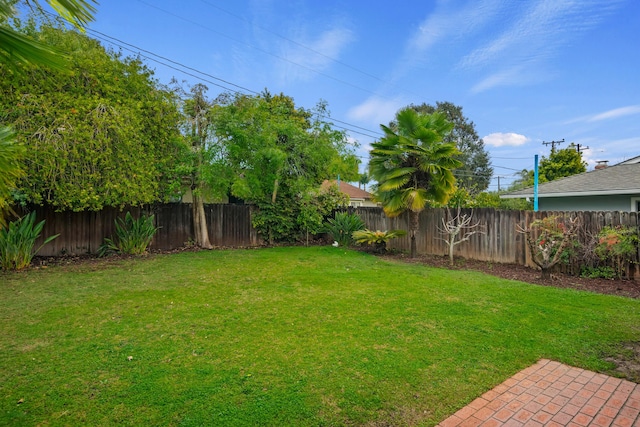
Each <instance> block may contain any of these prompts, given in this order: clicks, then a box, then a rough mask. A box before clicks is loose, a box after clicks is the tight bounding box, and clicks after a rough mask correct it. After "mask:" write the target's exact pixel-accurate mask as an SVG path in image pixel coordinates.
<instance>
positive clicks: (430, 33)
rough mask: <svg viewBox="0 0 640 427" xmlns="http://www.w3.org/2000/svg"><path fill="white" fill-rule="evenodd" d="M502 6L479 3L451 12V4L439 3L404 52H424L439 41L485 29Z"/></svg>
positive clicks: (498, 0) (494, 0)
mask: <svg viewBox="0 0 640 427" xmlns="http://www.w3.org/2000/svg"><path fill="white" fill-rule="evenodd" d="M503 5H504V2H503V1H502V0H481V1H472V2H469V3H468V4H467V6H466V7H463V8H462V9H459V10H455V9H452V8H449V7H447V6H453V7H455V5H453V4H451V2H448V1H440V2H438V6H437V9H436V11H435V12H434V13H433V14H431V15H429V16H428V17H427V18H426V19H425V20H424V21H423V22H422V23H421V24H420V26H419V27H418V29H417V31H416V32H415V33H414V35H413V36H412V37H411V39H410V40H409V42H408V43H407V45H408V50H410V51H416V50H418V51H425V50H427V49H429V48H430V47H431V46H433V45H435V44H437V43H438V42H440V41H441V40H444V39H450V38H460V37H462V36H463V35H464V34H468V33H473V32H474V31H476V30H477V29H479V28H481V27H483V26H484V25H486V23H487V22H488V21H490V20H491V19H492V18H493V17H494V16H495V14H496V13H498V12H499V11H500V10H501V9H502V6H503Z"/></svg>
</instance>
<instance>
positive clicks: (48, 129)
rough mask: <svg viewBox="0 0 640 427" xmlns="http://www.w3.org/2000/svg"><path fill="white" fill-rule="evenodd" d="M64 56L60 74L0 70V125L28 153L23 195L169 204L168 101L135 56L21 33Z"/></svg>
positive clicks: (30, 29) (95, 203)
mask: <svg viewBox="0 0 640 427" xmlns="http://www.w3.org/2000/svg"><path fill="white" fill-rule="evenodd" d="M21 31H23V32H24V33H25V34H27V35H29V36H31V37H33V38H34V39H36V40H38V41H39V42H41V43H44V44H47V45H51V46H54V47H55V48H57V49H58V50H60V51H62V52H64V53H65V54H66V55H67V56H68V58H69V59H68V64H67V65H68V66H67V68H66V69H56V68H51V67H46V66H35V65H29V64H22V65H21V66H20V72H19V73H16V72H14V71H13V70H12V69H11V68H10V67H7V66H5V65H4V64H0V94H1V95H2V96H1V97H0V121H1V122H2V123H4V124H10V125H11V126H12V127H13V129H14V130H15V132H16V139H17V141H18V142H19V143H20V144H22V145H24V146H25V147H26V149H27V150H26V155H25V159H24V165H25V169H26V176H25V177H24V178H23V179H22V180H21V181H20V183H19V192H20V197H21V198H22V199H23V200H26V201H28V202H32V203H36V204H44V203H46V204H50V205H52V206H55V207H56V208H58V209H60V210H63V209H70V210H75V211H80V210H100V209H101V208H103V207H104V206H124V205H138V204H142V203H149V202H154V201H156V200H159V199H166V198H168V197H169V196H170V195H171V194H172V193H173V191H174V190H175V189H176V186H177V185H179V179H178V178H179V177H178V175H177V173H176V172H175V160H176V159H178V158H180V157H181V155H180V152H181V149H182V142H181V137H180V133H179V128H178V123H179V118H180V116H179V112H178V110H177V107H176V103H175V102H174V101H175V100H174V98H173V95H172V94H171V93H170V92H168V91H164V90H161V89H159V88H158V84H157V82H156V80H154V78H153V73H152V72H151V71H150V70H149V69H148V68H147V67H146V66H145V65H144V64H142V63H141V62H140V61H139V60H137V59H132V58H122V57H121V56H120V55H119V54H116V53H113V52H107V51H105V49H104V48H103V47H101V46H100V44H99V43H98V42H97V41H95V40H92V39H90V38H88V37H86V36H83V35H81V34H78V33H76V32H73V31H67V30H63V29H59V28H54V27H51V26H46V25H45V26H43V27H41V28H36V27H35V26H33V25H27V26H25V27H23V28H22V29H21Z"/></svg>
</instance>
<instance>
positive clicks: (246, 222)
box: [34, 203, 261, 256]
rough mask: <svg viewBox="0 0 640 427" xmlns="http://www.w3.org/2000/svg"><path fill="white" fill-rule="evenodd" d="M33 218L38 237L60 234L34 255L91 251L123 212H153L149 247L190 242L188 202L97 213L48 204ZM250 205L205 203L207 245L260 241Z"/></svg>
mask: <svg viewBox="0 0 640 427" xmlns="http://www.w3.org/2000/svg"><path fill="white" fill-rule="evenodd" d="M34 210H35V211H36V217H37V220H38V221H40V220H42V219H44V220H45V221H46V222H45V226H44V229H43V231H42V236H41V239H40V240H42V238H44V237H45V236H51V235H53V234H60V236H59V237H58V238H57V239H55V240H53V241H52V242H50V243H48V244H47V245H45V246H44V247H43V248H42V249H41V250H40V252H39V253H38V255H41V256H61V255H84V254H95V253H96V252H97V251H98V248H99V247H100V245H102V243H104V238H105V237H110V236H112V235H113V233H114V232H115V225H114V224H115V219H116V218H118V217H121V218H124V215H125V213H126V212H127V211H129V212H131V214H132V215H133V216H134V217H136V218H137V217H138V216H139V215H141V214H147V215H148V214H153V215H154V221H155V225H156V227H160V229H159V230H158V232H157V233H156V235H155V237H154V239H153V242H152V243H151V248H152V249H161V250H171V249H177V248H180V247H183V246H185V245H187V244H189V243H190V242H191V241H193V235H194V233H193V220H192V216H191V205H190V204H183V203H169V204H158V205H153V206H144V207H132V208H127V209H123V210H120V209H117V208H105V209H104V210H102V211H99V212H55V211H54V210H53V209H52V208H50V207H37V208H35V209H34ZM251 212H252V207H251V206H247V205H205V213H206V215H207V225H208V227H209V238H210V240H211V244H213V245H214V246H221V247H246V246H258V245H260V244H261V240H260V239H259V238H258V233H257V232H256V231H255V229H254V228H253V227H252V226H251Z"/></svg>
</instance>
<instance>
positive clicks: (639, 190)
mask: <svg viewBox="0 0 640 427" xmlns="http://www.w3.org/2000/svg"><path fill="white" fill-rule="evenodd" d="M620 194H640V188H636V189H633V188H631V189H627V190H599V191H567V192H564V193H544V194H543V193H538V198H545V197H586V196H615V195H620ZM525 197H533V191H532V192H531V193H527V194H504V195H502V196H500V198H501V199H522V198H525Z"/></svg>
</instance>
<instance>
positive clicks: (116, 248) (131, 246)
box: [98, 212, 158, 256]
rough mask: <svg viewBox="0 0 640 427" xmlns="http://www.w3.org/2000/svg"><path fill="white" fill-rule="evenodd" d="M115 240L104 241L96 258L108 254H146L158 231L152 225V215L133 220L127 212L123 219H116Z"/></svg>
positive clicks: (107, 239) (106, 239)
mask: <svg viewBox="0 0 640 427" xmlns="http://www.w3.org/2000/svg"><path fill="white" fill-rule="evenodd" d="M115 223H116V237H115V239H109V238H105V239H104V244H103V245H102V246H100V248H99V249H98V256H104V255H106V254H109V253H114V252H115V253H121V254H127V255H141V254H143V253H145V252H146V250H147V248H148V247H149V245H150V244H151V240H153V236H154V235H155V234H156V231H158V227H155V226H154V225H153V215H150V216H145V215H142V216H141V217H140V218H138V219H134V218H133V216H132V215H131V212H127V214H126V215H125V217H124V219H122V218H116V221H115Z"/></svg>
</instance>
